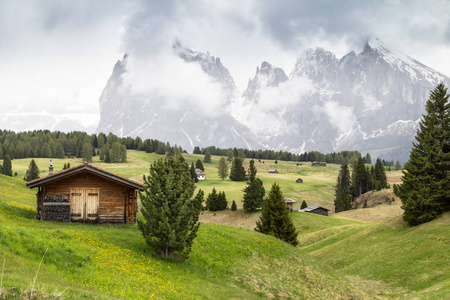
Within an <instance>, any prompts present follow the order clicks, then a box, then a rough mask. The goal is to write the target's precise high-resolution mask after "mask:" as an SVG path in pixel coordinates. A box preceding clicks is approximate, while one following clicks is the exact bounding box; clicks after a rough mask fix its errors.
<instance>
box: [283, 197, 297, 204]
mask: <svg viewBox="0 0 450 300" xmlns="http://www.w3.org/2000/svg"><path fill="white" fill-rule="evenodd" d="M284 202H286V203H297V201H295V200H294V199H291V198H284Z"/></svg>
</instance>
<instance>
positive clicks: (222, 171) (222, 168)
mask: <svg viewBox="0 0 450 300" xmlns="http://www.w3.org/2000/svg"><path fill="white" fill-rule="evenodd" d="M217 172H218V173H219V177H220V178H222V180H224V179H225V178H226V177H227V176H228V164H227V160H226V159H225V156H222V157H221V158H220V160H219V165H218V166H217Z"/></svg>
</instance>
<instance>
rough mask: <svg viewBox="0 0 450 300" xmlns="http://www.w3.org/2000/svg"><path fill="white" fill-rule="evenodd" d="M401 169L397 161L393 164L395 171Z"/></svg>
mask: <svg viewBox="0 0 450 300" xmlns="http://www.w3.org/2000/svg"><path fill="white" fill-rule="evenodd" d="M401 169H402V164H401V163H400V162H399V161H398V160H397V162H396V163H395V171H398V170H401Z"/></svg>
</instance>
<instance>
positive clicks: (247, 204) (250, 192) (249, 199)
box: [243, 159, 266, 211]
mask: <svg viewBox="0 0 450 300" xmlns="http://www.w3.org/2000/svg"><path fill="white" fill-rule="evenodd" d="M249 172H250V179H249V181H247V186H246V187H245V188H244V190H243V192H244V204H243V207H244V209H245V210H247V211H254V210H256V209H258V208H260V207H261V206H262V204H263V201H264V195H265V194H266V190H265V189H264V186H263V182H262V181H261V180H260V179H259V178H256V173H257V170H256V167H255V161H254V160H253V159H252V160H251V161H250V171H249Z"/></svg>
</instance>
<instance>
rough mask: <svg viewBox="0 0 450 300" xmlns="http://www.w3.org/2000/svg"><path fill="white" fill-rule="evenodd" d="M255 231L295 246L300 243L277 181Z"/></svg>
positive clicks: (265, 203) (264, 205) (266, 201)
mask: <svg viewBox="0 0 450 300" xmlns="http://www.w3.org/2000/svg"><path fill="white" fill-rule="evenodd" d="M255 231H258V232H261V233H264V234H267V235H271V236H274V237H276V238H278V239H281V240H283V241H285V242H286V243H289V244H291V245H293V246H294V247H295V246H297V245H298V240H297V230H296V229H295V226H294V223H293V222H292V219H291V216H290V214H289V211H288V210H287V209H286V203H285V202H284V196H283V193H282V192H281V189H280V186H279V185H278V184H276V183H274V184H273V185H272V188H271V190H270V192H269V197H268V198H267V199H266V200H265V201H264V204H263V209H262V212H261V216H260V217H259V220H258V221H256V227H255Z"/></svg>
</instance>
